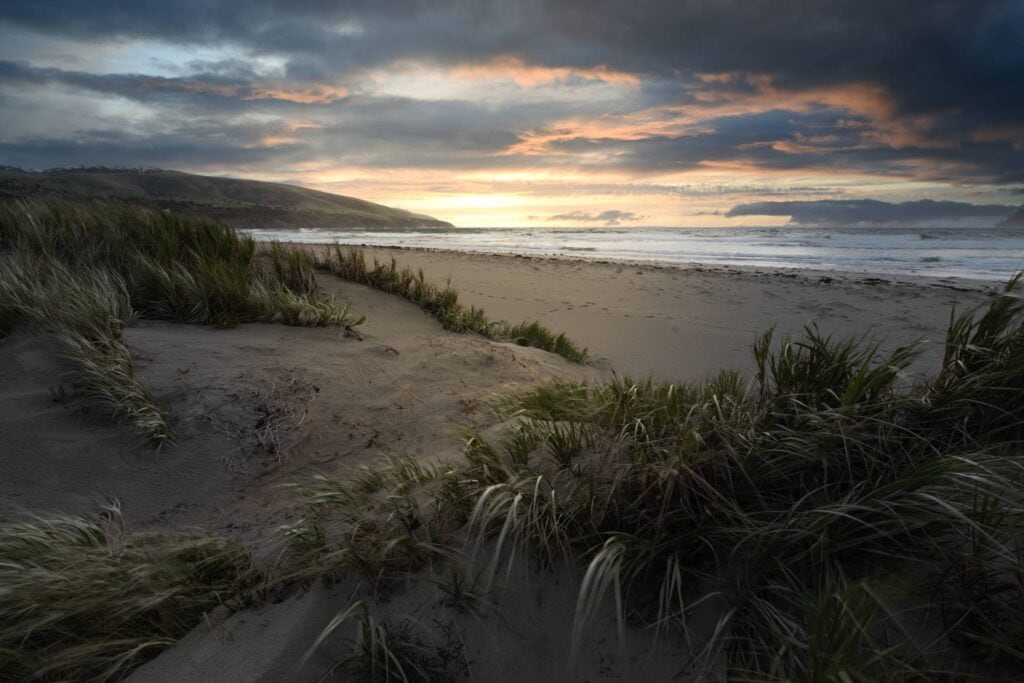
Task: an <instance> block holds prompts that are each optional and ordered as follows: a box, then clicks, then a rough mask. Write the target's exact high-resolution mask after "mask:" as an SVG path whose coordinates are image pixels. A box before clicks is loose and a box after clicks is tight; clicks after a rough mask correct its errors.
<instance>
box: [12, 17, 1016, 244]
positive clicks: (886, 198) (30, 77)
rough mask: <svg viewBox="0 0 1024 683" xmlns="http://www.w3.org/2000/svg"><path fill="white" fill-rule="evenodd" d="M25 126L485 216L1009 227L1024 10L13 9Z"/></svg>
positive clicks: (59, 158)
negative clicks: (1005, 223) (1003, 223)
mask: <svg viewBox="0 0 1024 683" xmlns="http://www.w3.org/2000/svg"><path fill="white" fill-rule="evenodd" d="M0 122H2V125H0V164H5V165H13V166H21V167H24V168H35V169H43V168H49V167H55V166H78V165H122V166H158V167H162V168H171V169H178V170H183V171H189V172H195V173H204V174H212V175H227V176H235V177H242V178H251V179H259V180H272V181H280V182H289V183H295V184H301V185H304V186H307V187H312V188H315V189H320V190H325V191H328V192H336V193H340V194H347V195H352V196H357V197H361V198H364V199H369V200H371V201H377V202H381V203H384V204H388V205H392V206H398V207H401V208H405V209H409V210H413V211H417V212H422V213H427V214H430V215H433V216H436V217H438V218H442V219H444V220H449V221H451V222H453V223H455V224H456V225H461V226H541V225H551V226H581V227H582V226H592V225H598V226H603V225H617V226H739V225H777V224H786V223H791V222H792V223H807V224H810V223H823V224H824V223H830V222H833V223H835V222H845V223H859V222H864V223H887V222H900V223H922V224H926V223H941V224H946V223H948V224H992V223H994V222H998V220H999V218H1000V217H1002V216H1005V215H1008V214H1009V213H1010V212H1011V210H1012V207H1014V206H1019V205H1020V204H1022V203H1024V2H1022V1H1021V0H961V1H957V2H954V1H948V0H928V1H925V0H843V1H840V0H799V1H798V0H761V1H757V0H743V1H740V0H676V1H674V2H670V1H666V2H648V1H645V0H630V2H624V1H614V2H613V1H610V0H558V1H554V0H552V1H550V2H543V1H539V0H538V1H524V2H517V1H514V0H498V1H495V2H490V1H487V0H480V1H477V2H473V1H470V0H461V1H452V2H448V1H445V0H436V1H430V2H427V1H423V2H412V1H391V0H367V1H365V2H363V1H358V0H351V1H348V2H327V1H320V2H306V1H304V0H289V1H288V2H281V1H278V0H244V1H236V0H224V1H219V2H211V1H207V2H201V1H199V0H182V1H177V2H176V1H174V0H131V1H118V2H115V1H112V0H92V1H91V2H81V1H80V0H46V1H45V2H41V1H40V0H4V2H3V3H0ZM965 205H970V206H965Z"/></svg>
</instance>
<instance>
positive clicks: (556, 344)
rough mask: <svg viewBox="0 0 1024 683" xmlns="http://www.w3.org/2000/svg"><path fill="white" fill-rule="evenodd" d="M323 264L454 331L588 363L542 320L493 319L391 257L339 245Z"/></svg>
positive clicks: (584, 355)
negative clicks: (369, 259) (381, 257)
mask: <svg viewBox="0 0 1024 683" xmlns="http://www.w3.org/2000/svg"><path fill="white" fill-rule="evenodd" d="M320 265H321V267H323V268H325V269H326V270H328V271H330V272H332V273H334V274H335V275H337V276H338V277H340V278H342V279H343V280H349V281H350V282H357V283H359V284H364V285H367V286H370V287H373V288H375V289H379V290H381V291H384V292H388V293H390V294H397V295H398V296H400V297H402V298H404V299H407V300H409V301H411V302H412V303H414V304H416V305H417V306H419V307H420V308H422V309H423V310H425V311H427V312H428V313H430V314H431V315H432V316H434V317H435V318H437V319H438V321H440V323H441V324H442V325H443V326H444V328H445V329H447V330H452V331H453V332H475V333H477V334H480V335H483V336H484V337H487V338H488V339H494V340H497V341H512V342H515V343H517V344H519V345H521V346H534V347H537V348H539V349H544V350H545V351H550V352H552V353H557V354H558V355H560V356H563V357H565V358H567V359H569V360H571V361H575V362H577V363H584V362H586V360H587V350H586V349H583V348H580V347H578V346H577V345H576V344H575V343H573V342H572V341H571V340H570V339H569V338H568V337H566V336H565V335H564V334H555V333H554V332H552V331H551V330H549V329H547V328H546V327H544V326H543V325H541V324H540V323H539V322H533V323H521V324H518V325H511V324H509V323H495V322H491V321H490V320H489V319H488V318H487V316H486V314H485V313H484V312H483V311H482V310H481V309H479V308H476V307H475V306H470V307H469V308H466V307H465V306H463V305H462V304H460V303H459V294H458V292H456V291H455V290H454V289H452V288H451V287H448V286H445V287H444V288H443V289H442V288H440V287H438V286H436V285H434V284H431V283H429V282H427V281H426V278H425V277H424V275H423V271H422V270H420V271H417V272H414V271H413V270H412V269H411V268H408V267H405V268H399V266H398V263H397V262H396V261H395V260H394V259H391V261H390V262H388V263H381V262H379V261H378V260H377V259H374V260H373V265H372V266H370V265H368V264H367V263H366V256H365V254H364V253H363V251H362V250H360V249H342V248H341V246H338V245H336V246H335V248H334V252H333V254H331V255H329V256H328V257H327V258H326V259H325V260H324V261H323V262H322V263H321V264H320Z"/></svg>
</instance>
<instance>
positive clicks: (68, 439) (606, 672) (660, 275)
mask: <svg viewBox="0 0 1024 683" xmlns="http://www.w3.org/2000/svg"><path fill="white" fill-rule="evenodd" d="M370 253H371V255H376V256H379V257H380V258H390V257H391V256H395V257H396V258H398V259H399V261H400V262H401V263H403V264H408V265H412V266H413V267H417V268H422V269H423V270H424V271H425V272H426V274H427V276H428V278H429V279H431V280H434V281H443V280H445V279H446V278H450V279H451V283H452V285H453V286H454V287H455V288H456V289H457V290H458V291H459V292H460V294H461V300H462V301H463V302H464V303H466V304H472V305H476V306H481V307H483V308H484V309H485V310H486V311H487V312H488V314H489V315H490V317H491V318H492V319H496V320H497V319H505V320H509V321H516V322H518V321H520V320H524V319H525V320H532V319H537V320H540V321H541V322H543V323H545V324H546V325H548V326H550V327H552V328H554V329H556V330H565V331H566V332H568V333H569V335H570V336H571V337H572V338H574V339H575V340H577V341H578V342H579V343H581V344H584V345H586V346H588V347H589V348H590V351H591V353H592V354H593V356H594V362H593V363H592V364H590V365H588V366H580V365H577V364H573V363H570V362H568V361H566V360H564V359H562V358H561V357H558V356H554V355H552V354H549V353H546V352H543V351H540V350H537V349H530V348H521V347H518V346H515V345H513V344H507V343H505V344H503V343H495V342H490V341H487V340H485V339H482V338H479V337H476V336H472V335H458V334H453V333H450V332H447V331H445V330H443V329H442V328H441V326H440V325H439V324H438V323H437V322H436V321H435V320H434V319H432V318H430V317H429V316H427V315H426V314H425V313H423V312H422V311H420V310H419V309H418V308H416V307H415V306H413V305H412V304H409V303H407V302H404V301H402V300H399V299H397V298H396V297H393V296H390V295H386V294H382V293H380V292H377V291H373V290H369V289H367V288H365V287H361V286H358V285H353V284H350V283H343V282H340V281H338V280H337V279H336V278H334V277H332V276H322V277H321V281H322V284H323V285H324V287H325V288H326V289H328V290H329V291H334V292H337V293H339V294H340V295H341V296H342V297H343V298H344V299H346V300H347V301H348V302H349V303H350V305H351V308H352V311H353V312H355V313H357V314H366V315H367V316H368V321H367V323H366V324H365V325H364V326H362V327H360V328H359V338H355V337H351V336H346V335H345V334H344V333H342V332H341V331H338V330H330V329H299V328H288V327H284V326H279V325H264V324H258V325H244V326H241V327H238V328H236V329H232V330H214V329H211V328H206V327H198V326H186V325H174V324H168V323H155V322H139V323H136V324H134V325H132V326H131V327H130V328H129V329H128V331H127V333H126V335H125V340H126V344H127V345H128V347H129V348H130V350H131V351H132V353H133V356H134V357H135V359H136V367H137V370H138V373H139V376H140V377H141V378H142V380H143V381H144V382H145V383H146V384H147V385H148V386H150V387H151V388H152V390H153V392H154V394H155V396H156V398H157V400H158V402H160V403H162V404H163V405H165V406H167V407H169V408H170V409H171V410H172V411H173V413H174V414H175V415H176V419H175V421H174V422H173V423H172V427H173V429H174V430H175V433H176V436H177V442H176V443H175V444H173V445H170V446H166V447H164V448H163V449H161V450H159V451H156V450H153V449H152V448H151V447H149V446H148V445H146V444H144V443H141V442H140V441H138V440H137V439H136V438H134V437H132V436H131V434H130V432H128V430H127V429H126V428H125V427H123V426H118V425H116V424H112V423H111V422H110V420H109V419H107V418H106V416H105V415H104V414H103V412H102V410H100V409H99V408H98V407H97V406H95V405H94V404H93V403H92V402H90V401H89V400H84V399H81V398H75V397H73V396H70V395H69V394H68V393H67V392H66V391H65V389H67V387H66V386H65V383H66V379H65V376H64V373H66V371H67V367H66V366H65V364H64V362H63V361H62V359H61V358H60V355H59V349H58V348H56V346H55V345H54V343H53V342H52V341H51V340H47V339H46V338H42V337H39V336H36V335H29V334H26V333H20V332H19V333H16V334H14V335H12V336H11V337H9V338H7V339H4V340H0V471H2V472H3V473H4V476H3V477H0V514H25V513H28V512H42V511H54V512H67V513H73V514H84V515H89V514H93V513H95V512H96V511H97V510H98V509H99V507H100V506H101V505H103V504H104V503H105V502H107V501H108V500H110V499H117V500H119V501H120V503H121V505H122V507H123V509H124V512H125V515H126V516H127V518H128V519H129V520H130V522H131V524H132V526H133V528H141V529H169V530H192V531H201V532H203V533H209V534H222V535H228V536H231V537H234V538H237V539H239V540H241V541H242V542H243V543H245V544H247V546H249V547H250V548H251V549H252V550H253V551H254V552H255V553H256V555H257V557H258V558H259V559H260V561H261V562H269V561H270V560H271V559H272V558H273V557H274V556H275V554H276V552H277V550H278V548H277V546H276V545H275V544H276V543H279V541H277V540H273V541H268V539H275V538H276V537H275V535H274V534H273V530H274V529H275V528H276V527H278V526H279V525H281V524H283V523H286V522H289V521H294V520H295V519H296V515H297V514H298V513H297V504H296V500H295V496H294V494H293V492H291V491H290V490H289V489H288V488H287V487H285V486H284V485H286V484H290V483H295V482H301V481H303V480H304V479H305V478H308V477H310V476H311V475H313V474H315V473H320V472H323V473H327V474H331V475H337V476H344V472H345V470H346V469H349V468H352V467H355V466H359V465H363V464H367V463H372V462H375V461H376V460H378V459H379V458H380V457H381V456H383V455H387V454H395V453H401V454H406V455H410V456H413V457H416V458H421V459H428V458H444V457H449V456H453V455H454V454H457V453H458V451H459V448H460V445H461V443H462V440H461V437H460V435H459V430H460V429H464V428H466V427H474V428H479V429H485V430H486V429H488V428H491V427H492V426H493V425H494V424H495V421H496V419H497V418H496V417H495V416H494V415H493V413H492V412H491V411H490V410H489V409H488V408H487V400H488V398H489V397H491V396H493V395H494V394H498V393H504V392H507V391H509V390H511V389H513V388H515V387H518V386H526V385H530V384H534V383H536V382H540V381H544V380H547V379H550V378H553V377H563V378H570V379H606V378H609V377H611V376H612V374H613V373H618V374H622V375H631V376H633V377H647V376H650V377H653V378H655V379H660V380H667V381H692V380H698V379H700V378H702V377H704V376H707V375H708V374H711V373H713V372H715V371H717V370H718V369H721V368H726V367H732V368H736V369H739V370H743V371H747V372H749V370H750V367H751V361H750V353H749V348H750V345H751V344H752V342H753V341H754V340H755V339H756V337H757V335H758V334H759V333H760V332H762V331H764V330H765V329H767V328H768V327H770V326H772V325H775V326H777V328H778V331H779V333H787V332H796V331H798V330H799V329H800V328H801V327H802V326H804V325H806V324H811V323H816V324H817V325H818V326H819V327H820V329H821V330H822V331H823V332H825V333H834V334H839V335H867V336H869V337H873V338H877V339H878V340H879V342H880V343H881V345H882V347H883V349H885V350H888V349H892V348H894V347H895V346H898V345H902V344H905V343H909V342H911V341H913V340H915V339H923V340H925V341H926V342H928V345H927V352H926V354H925V355H924V356H923V358H922V360H921V361H920V362H919V363H918V364H917V365H916V366H915V368H914V373H912V374H911V375H909V376H908V377H907V378H906V380H907V381H914V380H916V379H918V378H920V376H921V373H923V372H927V371H930V370H932V369H934V367H935V362H936V360H937V357H938V354H939V353H940V352H941V348H940V347H939V346H938V345H937V344H935V343H934V342H936V341H938V340H941V336H942V332H943V330H944V326H945V324H946V323H947V322H948V319H949V312H950V308H951V307H952V306H954V305H956V306H959V307H961V308H963V307H972V306H975V305H978V304H981V303H983V302H984V301H985V300H986V298H987V296H988V295H989V293H990V292H991V291H992V287H990V286H986V285H977V284H976V285H970V286H966V285H962V283H955V282H943V281H914V282H895V281H883V280H878V279H874V278H868V277H866V276H857V275H837V274H814V273H785V272H781V273H780V272H768V271H750V272H739V271H736V270H734V269H724V268H718V269H710V268H696V267H691V268H668V267H658V266H652V265H637V264H616V263H601V262H598V263H594V262H585V261H580V260H569V259H545V258H519V257H512V256H497V255H482V254H465V253H453V252H438V251H426V250H383V249H377V250H371V252H370ZM62 387H63V389H62ZM551 581H554V584H552V585H548V586H546V587H544V588H543V589H541V590H540V591H539V592H538V590H536V589H537V586H523V585H520V586H519V588H517V589H515V590H513V598H512V599H511V600H510V601H508V604H510V605H512V606H513V608H512V609H510V610H509V611H508V614H506V616H504V617H502V618H500V619H499V618H497V617H495V616H493V615H492V616H491V617H488V618H485V619H483V621H482V622H480V623H477V621H474V619H477V618H476V617H473V618H466V617H463V616H459V617H458V618H457V619H456V622H457V623H458V624H459V626H460V629H461V632H462V633H463V634H467V635H466V639H467V650H468V651H469V652H470V655H471V659H473V660H474V662H475V663H474V664H473V665H472V666H471V671H472V673H473V677H474V679H475V680H521V679H524V678H529V679H530V680H538V681H542V680H561V679H562V678H564V677H565V676H572V677H573V678H576V677H589V678H590V679H591V680H605V679H608V678H613V677H624V678H627V679H628V678H636V677H647V678H652V679H656V678H659V677H663V676H664V675H666V672H668V671H669V670H673V671H678V670H679V669H678V668H675V669H673V667H678V666H679V662H678V661H676V659H675V658H676V657H677V653H673V652H671V651H670V650H666V651H665V652H662V653H661V654H659V655H658V656H657V657H654V658H648V657H646V656H639V655H638V656H636V657H632V658H630V657H627V658H626V659H625V660H622V661H614V662H613V661H612V660H614V659H615V657H614V656H613V655H608V657H610V658H611V659H608V660H607V661H606V659H603V658H602V657H604V655H602V656H601V657H594V658H591V660H590V661H588V662H587V663H585V664H584V665H582V668H577V669H571V668H569V665H568V663H567V660H566V657H565V654H566V652H565V650H566V647H567V644H568V629H569V627H570V625H571V621H572V619H571V618H572V596H573V593H572V589H571V586H570V585H569V582H568V581H563V582H561V583H559V582H558V581H555V580H554V579H551ZM566 588H568V590H564V589H566ZM355 590H356V589H355V587H353V586H345V585H341V586H337V587H335V588H334V589H333V590H331V591H328V590H327V589H323V588H317V589H315V590H314V591H313V592H310V593H305V594H302V595H296V596H293V597H291V598H289V599H288V600H285V601H284V602H280V603H278V604H274V605H268V606H266V607H264V608H262V609H259V610H249V611H245V612H242V613H239V614H237V615H234V616H231V617H229V618H227V619H226V620H224V621H222V622H220V623H217V620H211V622H210V624H208V625H204V626H201V627H199V628H197V629H196V630H195V631H194V632H193V633H192V634H191V635H190V636H188V637H187V638H186V639H185V640H184V641H182V642H181V643H179V645H178V646H176V647H175V648H173V649H172V650H170V651H168V652H167V653H165V654H163V655H161V656H160V657H158V658H157V659H156V660H154V661H153V662H151V663H150V664H148V665H146V666H145V667H143V668H142V669H140V670H139V671H137V672H136V673H135V674H134V676H133V680H138V681H161V680H166V681H172V680H202V681H228V680H239V681H241V680H246V681H249V680H266V681H277V680H317V679H318V677H319V676H320V675H321V674H322V673H323V671H324V667H325V666H327V665H328V664H329V661H330V658H329V656H328V655H329V654H330V652H329V651H325V653H321V655H320V656H318V657H314V658H313V659H312V660H311V661H310V662H309V663H308V665H307V666H306V667H304V668H300V667H299V660H300V659H301V657H302V654H303V653H304V651H305V649H306V648H307V647H308V646H309V644H310V643H311V641H312V639H313V638H314V637H315V635H316V633H318V632H319V630H320V629H321V628H322V627H323V626H324V625H325V624H326V623H327V621H329V619H330V618H331V617H332V616H333V615H334V614H336V613H337V611H338V610H340V609H343V608H344V607H345V606H346V605H347V604H349V602H350V601H351V600H352V596H353V594H354V593H353V591H355ZM424 590H427V589H424V588H423V586H422V585H418V586H417V585H413V586H410V587H409V588H408V589H407V590H406V591H404V592H402V593H401V594H400V595H399V596H397V597H396V598H395V600H394V602H393V604H392V605H391V606H390V607H389V608H388V609H392V610H396V612H395V613H399V612H401V611H402V610H407V611H414V608H415V609H420V610H423V609H426V610H427V612H428V613H432V612H431V610H432V609H433V608H432V607H431V606H430V605H431V604H432V603H431V599H432V598H431V595H432V594H431V593H430V592H429V590H427V592H426V593H424ZM541 595H545V596H546V597H545V598H544V600H543V601H540V600H539V597H538V596H541ZM527 596H529V597H527ZM478 621H479V620H478ZM609 628H610V627H609V625H608V623H605V624H604V625H603V626H601V625H599V627H598V628H597V629H596V630H595V632H594V635H593V638H594V640H593V642H592V643H591V644H590V645H591V647H592V651H593V652H603V650H602V648H604V649H607V650H608V651H609V652H611V651H613V650H616V649H617V646H616V645H614V641H615V639H614V636H613V635H612V634H611V632H610V631H609V630H608V629H609ZM630 638H632V639H635V638H640V640H634V641H631V642H634V648H635V649H634V650H633V652H634V654H635V653H636V652H645V648H649V642H648V641H649V634H648V635H643V636H642V637H641V636H639V635H637V634H631V635H630ZM644 638H646V639H647V640H643V639H644ZM602 639H603V640H602ZM510 643H512V644H514V646H511V647H510V645H509V644H510ZM644 643H646V644H644ZM523 648H526V649H527V650H529V652H530V653H531V656H533V657H535V661H533V662H532V663H531V666H532V667H534V668H533V669H531V670H524V669H521V668H516V664H515V663H516V661H520V662H521V660H522V658H521V657H519V656H518V653H521V652H523V651H524V649H523Z"/></svg>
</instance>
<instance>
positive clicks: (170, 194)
mask: <svg viewBox="0 0 1024 683" xmlns="http://www.w3.org/2000/svg"><path fill="white" fill-rule="evenodd" d="M25 197H53V198H58V199H64V200H68V201H93V200H104V201H119V202H125V203H127V204H133V205H139V206H146V207H149V208H157V209H169V210H171V211H174V212H176V213H184V214H189V215H203V216H208V217H210V218H214V219H216V220H219V221H223V222H225V223H228V224H229V225H233V226H235V227H245V228H342V227H357V228H407V227H419V226H427V227H451V224H450V223H447V222H445V221H441V220H438V219H436V218H433V217H431V216H424V215H421V214H415V213H412V212H409V211H403V210H402V209H394V208H391V207H388V206H383V205H381V204H374V203H373V202H368V201H364V200H362V199H356V198H355V197H346V196H344V195H337V194H331V193H328V192H319V191H317V190H310V189H308V188H304V187H297V186H295V185H285V184H283V183H267V182H260V181H256V180H239V179H237V178H217V177H212V176H202V175H195V174H192V173H182V172H180V171H164V170H158V169H145V170H143V169H140V170H123V169H107V168H100V169H55V170H49V171H24V170H22V169H19V168H11V167H0V201H4V200H9V199H16V198H25Z"/></svg>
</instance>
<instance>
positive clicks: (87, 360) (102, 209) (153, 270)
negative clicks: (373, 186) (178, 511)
mask: <svg viewBox="0 0 1024 683" xmlns="http://www.w3.org/2000/svg"><path fill="white" fill-rule="evenodd" d="M268 261H269V263H268V264H267V265H264V263H263V260H262V259H261V257H260V256H259V255H258V254H257V253H256V247H255V243H254V242H253V241H252V240H251V239H250V238H248V237H244V236H241V235H239V234H238V233H237V232H235V231H234V230H232V229H230V228H228V227H226V226H223V225H219V224H216V223H212V222H209V221H204V220H197V219H191V218H183V217H180V216H174V215H170V214H164V213H159V212H153V211H147V210H144V209H137V208H129V207H125V206H118V205H107V204H97V205H75V204H66V203H60V202H46V203H32V202H24V203H15V204H4V205H0V266H2V267H0V333H5V334H6V333H9V332H11V331H12V330H14V329H15V328H16V327H18V326H27V327H30V328H33V329H37V330H42V331H45V332H48V333H52V334H54V335H55V336H56V337H57V338H58V339H59V340H61V341H62V342H63V345H64V348H65V349H66V352H67V355H68V357H69V358H70V360H71V361H72V365H73V367H74V369H75V370H74V373H75V374H74V377H75V382H76V384H78V385H80V386H81V387H82V388H83V389H84V391H85V392H86V393H88V394H90V395H92V396H95V397H98V398H100V399H101V400H102V402H103V403H104V404H105V405H107V406H108V407H109V408H110V409H111V411H112V412H113V414H114V415H116V416H119V417H122V418H124V419H126V420H127V421H128V422H129V423H131V424H132V425H133V426H134V427H135V429H136V430H137V431H138V432H140V433H141V434H144V435H145V436H147V437H148V438H150V439H152V440H153V441H155V442H158V443H162V442H164V441H166V440H167V439H168V438H170V429H169V427H168V416H167V415H166V413H165V412H164V411H163V410H162V409H161V408H159V407H158V406H157V405H156V404H155V403H154V401H153V398H152V396H151V394H150V393H149V391H148V390H146V388H145V387H144V386H142V385H141V384H140V383H139V381H138V380H137V379H136V378H135V376H134V374H133V372H132V366H131V355H130V353H129V352H128V350H127V349H126V348H125V347H124V344H123V343H122V342H121V333H122V331H123V329H124V327H125V326H126V325H127V324H128V323H129V322H130V321H131V320H132V319H133V318H135V317H141V318H148V319H153V320H167V321H173V322H180V323H195V324H204V325H215V326H218V327H232V326H235V325H238V324H239V323H244V322H277V323H283V324H286V325H301V326H336V327H341V328H343V329H345V330H346V331H347V332H352V330H353V328H354V326H356V325H359V324H360V323H361V322H362V318H355V317H354V316H352V315H350V314H349V313H348V310H347V308H346V307H345V306H344V305H342V304H341V303H340V302H339V301H337V300H336V299H334V298H332V297H328V296H326V295H324V294H323V293H322V292H321V291H320V290H319V289H318V287H317V285H316V277H315V268H314V263H313V260H312V258H311V257H309V255H308V254H307V253H305V252H303V251H301V250H297V249H290V248H287V247H283V246H281V245H273V247H272V249H271V251H270V252H269V254H268Z"/></svg>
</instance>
